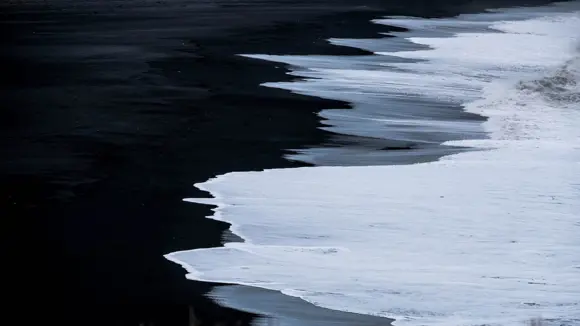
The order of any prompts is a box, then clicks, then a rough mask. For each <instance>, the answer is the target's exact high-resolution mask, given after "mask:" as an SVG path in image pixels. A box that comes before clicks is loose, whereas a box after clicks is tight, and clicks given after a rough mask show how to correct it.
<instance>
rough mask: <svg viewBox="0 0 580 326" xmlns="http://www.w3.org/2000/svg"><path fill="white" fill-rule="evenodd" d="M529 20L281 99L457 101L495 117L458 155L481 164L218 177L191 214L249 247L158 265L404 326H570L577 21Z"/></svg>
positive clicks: (455, 158)
mask: <svg viewBox="0 0 580 326" xmlns="http://www.w3.org/2000/svg"><path fill="white" fill-rule="evenodd" d="M575 5H577V3H575ZM559 8H560V9H561V8H563V7H559ZM538 12H539V13H541V16H542V17H536V18H534V15H536V16H538V15H539V14H538V13H534V12H533V11H530V10H527V11H524V10H519V11H517V17H518V19H519V20H517V21H515V20H514V21H502V22H498V21H497V20H495V19H492V18H490V17H494V16H493V15H494V14H493V13H489V14H484V16H485V17H487V18H486V19H487V22H488V26H489V27H490V29H495V30H496V31H495V32H492V31H490V32H487V33H481V32H479V31H478V32H469V33H460V34H458V35H455V36H454V37H442V38H438V37H426V38H423V37H421V38H415V37H414V36H413V35H412V34H413V32H412V31H411V32H410V33H409V34H411V41H413V42H416V43H420V44H427V45H428V46H429V47H430V48H431V49H430V50H418V51H405V52H402V51H398V50H395V51H394V52H390V53H389V55H395V56H400V57H402V58H405V59H421V60H423V61H421V62H416V63H401V62H398V63H397V62H395V63H393V62H385V67H388V69H387V70H385V71H382V72H381V74H374V73H373V72H372V71H371V72H369V71H357V70H356V69H342V68H337V69H328V70H324V69H327V68H324V69H323V70H320V69H318V70H311V72H310V73H312V74H313V75H312V76H310V77H316V78H319V79H317V80H315V81H314V80H308V81H305V82H302V83H294V84H298V85H294V84H284V87H287V88H294V87H296V89H300V91H303V92H305V93H310V94H313V95H317V96H321V97H330V98H339V99H340V98H343V97H344V95H342V94H340V92H338V91H336V89H337V86H336V85H340V87H344V88H348V87H350V86H349V81H350V82H351V83H354V84H356V88H357V89H362V90H364V91H365V92H377V93H382V94H384V98H386V99H389V98H391V97H397V96H403V95H402V94H407V95H409V94H410V95H411V96H415V95H417V96H419V97H426V98H443V100H444V101H450V102H458V103H460V104H462V105H463V107H464V108H465V110H467V111H469V112H473V113H477V114H482V115H485V116H487V117H489V119H488V120H487V121H486V122H485V123H484V127H485V130H486V131H487V132H488V134H489V139H474V140H466V139H463V140H457V141H454V142H452V144H453V145H460V146H472V147H476V148H479V149H486V150H482V151H474V152H467V153H461V154H457V155H452V156H447V157H445V158H443V159H441V160H440V161H437V162H432V163H424V164H415V165H405V166H374V167H311V168H297V169H280V170H267V171H262V172H237V173H228V174H226V175H222V176H219V177H217V178H214V179H211V180H210V181H208V182H205V183H203V184H198V185H197V187H199V188H200V189H204V190H207V191H209V192H210V193H211V194H212V195H213V196H214V197H215V200H213V201H208V200H207V199H203V200H198V199H190V201H192V202H201V203H213V204H216V205H217V206H218V207H217V208H216V209H215V215H214V216H213V218H216V219H219V220H224V221H228V222H230V223H232V230H233V231H234V232H235V233H236V234H238V235H240V236H241V237H243V238H244V239H245V240H246V242H245V243H228V244H226V245H225V247H223V248H211V249H200V250H192V251H182V252H176V253H172V254H169V255H167V258H168V259H171V260H173V261H176V262H178V263H180V264H182V265H183V266H185V267H186V268H188V271H190V272H192V273H191V274H189V275H188V277H190V278H192V279H198V280H204V281H212V282H224V283H237V284H245V285H253V286H258V287H263V288H267V289H273V290H279V291H282V292H283V293H286V294H288V295H292V296H297V297H301V298H303V299H305V300H307V301H309V302H311V303H314V304H316V305H319V306H323V307H327V308H332V309H337V310H344V311H350V312H357V313H364V314H370V315H379V316H387V317H393V318H395V319H396V322H395V325H397V326H400V325H413V326H419V325H437V326H439V325H441V326H443V325H445V326H459V325H484V324H485V325H524V323H525V322H526V321H529V320H530V319H532V318H535V317H538V316H541V317H542V318H544V321H545V325H579V324H580V254H579V253H580V237H579V234H580V128H578V125H579V124H580V103H579V101H578V100H577V99H580V98H577V97H574V94H580V92H579V89H578V81H579V80H580V79H579V78H580V73H579V72H580V69H579V68H580V59H578V51H577V44H578V43H579V42H580V39H579V37H580V35H578V31H580V19H578V15H579V13H577V12H574V13H566V14H564V13H558V12H557V10H554V9H553V8H551V7H550V9H549V10H547V9H546V10H539V11H538ZM497 15H499V16H500V17H501V19H505V18H506V17H509V15H508V14H507V13H506V12H501V13H498V14H497ZM398 19H400V18H398ZM521 19H526V20H521ZM478 21H483V20H482V19H479V20H478ZM382 23H386V24H388V21H386V22H382ZM415 23H416V22H415V20H413V24H415ZM409 24H410V23H409ZM446 24H452V20H449V21H448V22H446ZM423 25H429V21H428V20H424V21H422V22H421V24H417V25H415V26H423ZM480 25H481V24H478V25H477V26H480ZM538 26H541V28H538ZM461 27H462V28H463V27H465V24H461ZM417 28H419V27H417ZM421 28H422V27H421ZM387 60H388V59H387ZM306 70H308V69H306ZM369 80H372V82H369ZM308 83H310V84H308ZM377 83H380V84H381V85H384V87H379V86H377ZM307 84H308V85H307ZM293 85H294V86H293ZM353 87H354V86H353ZM562 94H565V95H566V96H561V95H562ZM350 96H353V97H356V92H353V94H350V95H349V97H350ZM330 112H332V111H330ZM343 112H347V111H343ZM324 114H330V113H329V112H325V113H324ZM366 119H368V120H372V119H375V120H380V119H383V117H380V116H378V117H373V116H371V115H368V116H367V117H366ZM361 120H364V119H361ZM406 121H408V123H409V125H410V124H417V123H421V122H417V121H415V120H413V119H406ZM354 125H355V124H354V122H353V124H352V126H354ZM424 126H429V127H432V128H440V129H442V130H443V129H456V128H459V129H462V128H466V127H465V125H462V124H461V123H459V127H457V126H454V125H453V124H452V123H450V124H444V123H441V121H437V122H434V121H432V120H430V121H429V122H428V123H427V124H425V125H424ZM375 127H378V126H375ZM378 132H380V131H378Z"/></svg>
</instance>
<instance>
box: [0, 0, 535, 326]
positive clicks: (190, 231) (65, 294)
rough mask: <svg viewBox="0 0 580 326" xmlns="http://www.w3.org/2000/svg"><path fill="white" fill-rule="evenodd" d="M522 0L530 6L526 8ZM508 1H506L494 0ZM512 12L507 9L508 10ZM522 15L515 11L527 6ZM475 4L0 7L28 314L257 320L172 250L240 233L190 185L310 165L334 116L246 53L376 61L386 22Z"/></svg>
mask: <svg viewBox="0 0 580 326" xmlns="http://www.w3.org/2000/svg"><path fill="white" fill-rule="evenodd" d="M529 2H531V1H527V2H524V1H522V2H520V3H521V4H524V3H529ZM496 3H502V2H497V1H496ZM503 3H505V1H504V2H503ZM511 4H517V2H516V1H513V2H511ZM486 6H490V2H489V1H487V2H485V3H479V2H473V1H448V2H445V3H444V4H441V3H439V4H436V3H433V2H429V1H416V0H414V1H406V2H405V3H404V4H403V3H400V2H397V3H394V2H393V3H390V2H387V1H372V0H369V1H348V0H339V1H328V0H314V1H282V0H279V1H277V0H270V1H259V0H255V1H252V0H246V1H231V0H230V1H228V0H221V1H217V0H216V1H187V0H165V1H152V0H140V1H139V0H126V1H90V0H87V1H73V0H53V1H26V0H22V1H4V2H2V3H1V4H0V33H1V41H0V65H1V72H2V73H1V74H0V100H1V102H0V103H1V107H0V215H1V216H2V217H3V229H4V230H5V232H7V233H8V234H7V235H8V237H7V240H8V242H7V243H8V246H7V248H6V251H7V252H8V257H9V258H10V260H9V261H10V263H9V264H8V265H9V267H10V268H7V269H8V270H9V272H8V277H7V278H6V280H7V281H8V282H9V284H10V287H9V288H10V290H9V291H8V293H6V295H7V296H9V297H10V298H11V300H12V301H13V302H18V303H22V304H24V305H26V306H27V307H28V308H29V309H30V311H31V314H30V316H26V315H22V316H21V318H24V319H26V320H29V319H30V318H32V319H36V318H38V319H41V320H43V321H44V322H53V321H55V322H58V323H59V324H61V325H62V324H79V323H82V324H84V325H97V324H99V325H102V324H106V325H186V324H187V323H188V322H189V321H191V318H190V317H191V314H192V311H193V313H194V314H195V316H196V317H195V318H196V320H201V321H202V324H212V325H213V324H215V323H217V322H218V321H225V322H226V324H234V323H236V322H238V321H239V322H240V324H246V323H248V322H249V321H250V320H251V319H252V318H253V317H254V316H255V315H253V314H248V313H243V312H239V311H235V310H233V309H227V308H222V307H219V306H218V305H216V304H214V303H213V302H212V301H211V300H209V299H206V298H205V297H204V296H203V294H204V293H206V292H207V291H209V290H210V288H211V285H210V284H204V283H199V282H192V281H188V280H186V279H185V277H184V274H185V271H184V270H182V268H181V267H179V266H177V265H175V264H173V263H171V262H169V261H167V260H166V259H165V258H163V254H166V253H169V252H173V251H177V250H184V249H192V248H202V247H213V246H219V245H220V239H221V236H222V232H223V231H224V230H226V229H227V225H226V224H224V223H220V222H217V221H214V220H210V219H206V218H205V216H207V215H209V214H210V210H209V208H208V207H205V206H200V205H193V204H188V203H184V202H182V201H181V200H182V198H186V197H200V196H206V194H203V193H201V192H199V191H198V190H196V189H195V188H194V187H193V186H192V185H193V184H194V183H196V182H202V181H205V180H207V179H208V178H210V177H212V176H215V175H218V174H222V173H226V172H231V171H247V170H260V169H264V168H281V167H292V166H300V165H304V164H302V163H298V162H291V161H288V160H285V159H283V155H284V154H287V153H288V152H287V149H290V148H303V147H305V146H307V145H315V144H319V143H322V142H325V141H326V140H327V139H328V138H329V134H328V133H325V132H323V131H320V130H319V129H317V127H318V126H320V121H319V118H318V117H317V115H316V112H318V111H319V110H321V109H326V108H338V107H344V108H347V107H348V106H347V105H346V103H338V102H332V101H326V100H320V99H316V98H311V97H306V96H299V95H294V94H290V93H288V92H285V91H281V90H275V89H270V88H265V87H260V86H259V84H260V83H263V82H266V81H281V80H284V79H288V78H289V77H288V76H287V75H285V72H286V70H285V69H284V67H283V66H280V65H278V66H277V65H275V64H272V63H267V62H260V61H258V60H252V59H247V58H243V57H239V56H236V54H241V53H270V54H341V55H349V54H364V53H363V52H361V51H358V50H355V49H350V48H341V47H336V46H330V45H329V44H328V43H327V42H326V41H325V39H327V38H330V37H352V38H358V37H360V38H368V37H374V36H375V35H376V33H377V32H380V31H384V28H382V29H381V28H380V27H378V26H374V25H372V24H369V23H368V21H369V20H370V19H372V18H375V17H377V16H380V15H384V14H408V15H410V14H414V15H422V16H438V15H448V14H454V13H458V12H460V11H466V10H479V9H481V8H484V7H486Z"/></svg>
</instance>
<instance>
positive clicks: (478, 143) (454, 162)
mask: <svg viewBox="0 0 580 326" xmlns="http://www.w3.org/2000/svg"><path fill="white" fill-rule="evenodd" d="M418 52H419V51H413V53H412V55H415V54H417V53H418ZM425 52H426V51H425ZM390 54H395V55H397V53H390ZM408 54H409V53H408V52H405V53H403V52H399V53H398V55H402V56H405V55H408ZM511 90H512V91H513V89H511ZM518 95H519V94H518ZM508 98H509V97H508ZM496 100H499V101H500V102H499V103H498V102H495V103H483V104H485V105H483V106H482V102H481V101H480V102H475V103H476V104H473V103H472V104H471V105H467V106H465V109H466V110H472V111H474V112H476V113H478V114H481V113H484V114H485V113H486V111H485V107H487V108H488V110H489V107H490V106H489V104H493V105H502V104H503V105H506V104H505V102H504V103H501V101H502V100H504V101H505V98H499V99H496ZM511 100H512V101H515V102H517V100H518V99H514V98H511ZM507 104H508V105H509V104H510V103H507ZM542 105H545V103H543V104H542ZM529 108H530V110H536V111H534V113H536V114H537V115H538V117H536V116H534V117H529V116H526V113H527V114H528V115H529V112H524V114H523V115H521V112H520V115H519V116H518V115H517V114H515V115H514V117H515V121H514V123H513V127H514V128H515V127H517V126H522V125H523V126H524V127H525V128H523V129H522V130H519V131H518V130H516V131H515V132H516V133H517V132H521V133H522V134H521V135H520V134H514V133H509V132H508V134H503V135H502V134H501V132H505V130H503V129H501V128H500V129H499V131H498V129H497V128H498V125H493V122H494V120H493V118H494V114H497V113H498V112H496V111H493V110H492V111H491V112H492V113H491V114H488V116H489V117H490V120H488V122H487V123H486V126H487V127H488V128H489V131H490V132H491V133H492V139H489V140H462V141H454V142H451V143H452V144H453V145H462V146H470V147H478V148H485V149H489V151H485V152H473V153H461V154H455V155H451V156H447V157H445V158H444V159H442V160H441V161H439V162H433V163H423V164H417V165H411V166H405V167H374V168H341V167H324V168H322V167H316V168H297V169H292V171H288V169H274V170H266V171H263V172H247V173H246V172H243V173H240V172H236V173H228V174H225V175H222V176H218V177H216V178H213V179H211V180H209V181H208V182H205V183H201V184H196V187H198V188H199V189H202V190H206V191H208V192H210V193H212V195H213V196H214V199H213V200H208V199H187V201H191V202H196V203H202V204H211V205H216V206H217V208H216V209H214V211H215V214H214V216H212V217H211V218H213V219H216V220H220V221H227V222H229V223H231V224H232V227H231V229H232V231H234V232H235V233H236V234H238V235H240V236H241V237H242V238H244V239H245V240H246V242H245V243H241V244H240V243H228V244H226V245H225V247H223V248H209V249H198V250H194V252H197V253H201V252H204V251H205V252H218V251H219V250H220V249H226V250H230V249H234V250H241V251H244V252H246V253H249V254H251V255H254V256H256V255H258V254H257V253H256V252H252V249H260V250H267V249H268V247H275V246H271V245H263V244H262V245H260V247H261V248H256V247H255V245H254V244H253V242H252V240H251V236H244V232H242V231H241V230H240V227H241V226H242V225H238V224H236V223H235V222H233V221H232V220H231V219H227V218H224V217H222V214H221V212H222V211H223V210H226V209H227V208H235V207H236V205H241V206H244V205H245V206H248V205H251V204H252V200H254V199H256V198H247V197H246V198H244V197H240V196H239V195H238V196H235V198H234V199H235V200H234V203H233V204H232V203H229V204H228V203H226V202H227V201H228V200H231V199H232V198H229V197H228V196H227V195H224V194H222V193H221V192H220V191H219V190H216V189H215V188H213V186H216V185H218V184H220V183H223V182H229V180H230V179H232V178H233V179H236V178H238V177H240V179H242V180H244V179H247V180H248V181H261V180H262V179H261V178H253V176H264V175H267V174H270V175H271V177H274V178H275V177H278V176H279V175H285V174H293V175H298V174H301V173H302V172H304V173H305V174H306V175H307V178H306V179H308V175H309V174H311V173H312V169H316V170H317V171H318V172H320V173H327V172H328V171H341V174H342V172H344V174H348V173H351V172H353V171H355V172H356V171H363V170H366V171H369V170H368V169H373V171H379V172H385V171H392V172H389V173H393V174H403V172H399V171H418V172H421V173H419V174H420V175H422V173H423V171H421V170H424V169H428V168H431V167H440V168H442V169H449V168H452V169H462V168H465V167H467V168H471V167H481V166H484V167H485V168H486V169H498V170H497V171H499V172H501V171H504V170H506V171H511V172H512V173H513V174H514V175H515V174H517V173H518V172H519V171H518V170H525V171H530V172H531V171H536V170H537V169H539V171H543V172H545V173H546V176H551V177H554V178H559V179H558V180H560V179H561V180H565V177H568V178H572V177H573V175H574V172H578V171H576V169H577V168H578V166H580V165H579V163H578V162H577V161H576V162H570V161H569V159H570V158H569V157H568V156H569V155H572V159H576V158H577V157H578V153H577V152H575V151H576V150H577V149H578V148H576V147H572V148H570V147H569V146H567V145H566V144H565V143H564V144H563V143H562V140H561V139H559V138H558V137H559V136H561V135H559V134H557V133H551V132H550V130H542V129H541V127H540V129H538V130H531V131H530V130H527V129H526V128H527V127H530V126H528V125H526V123H525V122H529V121H530V120H525V119H530V118H532V119H540V120H539V123H542V122H549V121H546V119H551V118H554V119H558V118H562V116H560V117H553V116H550V114H553V112H552V113H550V112H549V113H550V114H547V115H546V114H545V112H543V110H542V107H538V108H534V107H529ZM552 109H554V110H557V113H556V114H560V115H563V117H564V118H565V117H566V114H568V115H570V118H576V119H577V118H578V117H577V114H576V115H574V114H570V113H569V112H560V111H558V110H559V108H552ZM516 113H517V112H516ZM542 114H544V115H542ZM495 118H497V116H495ZM499 118H500V119H501V118H505V117H502V116H501V115H500V116H499ZM576 121H578V120H576ZM533 122H538V121H533ZM556 122H558V123H561V122H562V121H559V120H558V121H556ZM518 123H519V124H520V125H518ZM500 125H501V123H500ZM535 126H538V125H537V124H536V125H535ZM500 127H501V126H500ZM508 127H509V126H508ZM532 127H534V126H532ZM570 127H571V128H570ZM502 128H503V127H502ZM534 128H535V127H534ZM563 128H568V129H563V130H561V131H564V132H569V134H568V135H565V136H567V137H573V138H572V139H574V137H577V134H575V133H574V131H573V129H572V128H574V126H573V125H572V126H565V127H563ZM494 132H495V133H496V136H497V135H498V132H499V134H500V135H501V137H499V139H493V137H494V136H493V134H494ZM534 132H540V133H543V134H541V135H539V136H546V138H547V139H536V138H534V137H539V136H538V135H536V136H535V135H534ZM504 137H506V138H504ZM514 137H516V138H514ZM530 137H531V138H530ZM540 138H541V137H540ZM566 140H569V139H565V140H564V141H566ZM554 145H558V146H554ZM514 153H516V154H517V155H520V156H517V155H515V156H517V157H518V158H517V159H519V160H521V159H522V158H524V159H525V160H526V159H530V160H529V161H525V163H522V162H518V165H517V166H514V167H511V166H504V164H505V163H506V162H513V158H514V157H515V156H514ZM548 154H550V155H548ZM546 155H548V159H541V158H542V157H544V156H546ZM510 158H511V159H510ZM513 168H515V170H513V171H512V170H510V169H513ZM551 168H554V169H556V171H551V170H550V171H548V170H546V171H544V170H543V169H551ZM441 171H444V170H440V172H441ZM347 172H348V173H347ZM504 172H505V171H504ZM405 173H406V172H405ZM413 173H415V172H413ZM566 173H572V174H566ZM387 175H388V174H387ZM409 176H411V175H409ZM392 177H395V176H394V175H393V176H392ZM510 177H514V176H512V175H509V176H506V178H510ZM515 177H517V178H516V179H515V182H516V184H520V182H523V180H525V179H518V178H519V177H522V176H517V175H516V176H515ZM281 178H282V179H281V180H286V179H287V177H285V176H281ZM285 178H286V179H285ZM302 178H303V177H302ZM403 180H404V178H403ZM414 180H415V181H414ZM442 180H445V179H442ZM407 181H412V182H418V181H416V179H413V178H409V180H407ZM551 181H552V180H551ZM531 185H534V183H531ZM233 186H234V187H238V186H239V185H238V184H236V181H234V184H233ZM335 186H337V187H338V186H340V185H339V184H336V185H335ZM548 186H552V187H555V188H554V190H560V189H559V188H558V187H560V186H561V185H560V184H558V183H554V184H551V183H548ZM241 189H242V190H243V189H246V188H244V186H241ZM433 189H436V188H433ZM492 189H493V187H492ZM548 189H550V188H548ZM475 191H476V192H475V194H477V190H475ZM234 195H237V194H236V193H234ZM252 196H254V195H252ZM559 196H560V197H561V198H560V197H558V200H559V201H561V202H562V203H563V204H562V203H559V204H558V205H560V204H561V205H568V206H566V207H568V208H569V209H572V210H574V209H577V208H578V207H577V204H575V203H574V201H573V200H574V199H575V198H574V197H571V198H568V195H566V194H562V195H559ZM513 197H515V198H517V197H516V196H512V198H513ZM554 197H557V196H554ZM263 198H264V199H272V198H271V197H267V196H264V197H263ZM526 198H527V197H522V198H521V199H524V200H527V199H526ZM482 200H483V199H482ZM257 201H260V198H257ZM262 201H263V200H262ZM548 203H549V202H546V203H545V204H546V205H547V204H548ZM254 204H257V203H254ZM552 204H555V203H552ZM562 214H565V212H564V213H562ZM565 216H567V215H564V217H565ZM565 221H567V220H566V219H565V218H564V222H565ZM559 222H561V221H559ZM564 222H562V223H564ZM522 239H524V240H525V241H531V240H530V239H528V238H522ZM560 245H570V246H573V245H574V244H566V243H564V244H560ZM575 245H576V246H577V244H575ZM278 247H284V248H289V247H292V248H294V249H298V250H300V249H304V250H318V249H321V248H326V249H329V248H330V249H337V252H338V253H339V254H340V253H342V252H343V251H341V250H339V248H338V247H333V246H328V247H324V246H322V247H311V246H288V245H281V246H278ZM216 249H217V250H216ZM573 249H577V247H573ZM191 252H192V251H182V252H176V253H171V254H168V255H166V257H167V258H168V259H170V260H172V261H174V262H177V263H179V264H180V265H182V266H184V267H185V268H186V269H187V270H188V272H190V275H188V278H193V279H196V280H205V281H210V282H220V281H219V280H216V279H211V277H210V278H206V277H204V273H203V272H202V271H200V270H197V269H195V268H193V267H192V266H191V265H189V264H188V263H186V262H185V261H181V260H179V259H178V258H177V257H176V256H179V255H180V254H182V253H191ZM258 256H259V255H258ZM266 256H267V255H266ZM269 258H271V257H269ZM577 263H579V262H574V264H577ZM573 267H574V266H573ZM574 268H578V266H577V265H575V267H574ZM192 269H193V274H192V272H191V270H192ZM572 275H573V274H572ZM224 283H236V284H243V285H250V286H258V287H264V288H268V289H277V290H280V291H282V292H283V293H288V294H290V295H292V294H294V295H295V296H298V297H302V298H304V299H305V300H307V301H311V302H313V301H314V302H313V303H315V304H320V303H319V302H316V301H315V300H314V299H313V298H312V297H311V296H309V294H308V293H303V292H300V291H296V290H295V289H293V288H292V287H290V288H276V286H277V282H243V281H237V280H234V281H233V282H232V279H230V280H224ZM564 283H566V282H564ZM572 285H573V283H571V284H569V286H572ZM571 290H574V288H573V287H572V288H571ZM575 291H576V292H577V293H580V292H579V291H578V289H576V290H575ZM576 292H574V293H576ZM300 293H302V296H301V295H300ZM565 298H567V297H565ZM565 298H564V299H565ZM564 299H562V300H564ZM321 305H323V306H328V304H324V303H323V304H321ZM418 306H419V305H418ZM329 308H340V310H345V311H347V310H348V307H344V306H338V307H337V306H330V307H329ZM352 312H359V313H360V312H361V311H358V310H353V311H352ZM362 313H369V311H362ZM380 314H381V315H383V316H387V317H392V318H396V319H398V323H400V324H401V325H403V324H404V322H405V321H406V322H409V323H410V324H412V322H413V318H412V317H410V316H409V315H405V314H396V313H392V312H382V313H380ZM437 317H440V316H437V315H435V316H430V317H426V319H425V318H423V319H420V321H424V322H432V323H433V325H438V323H439V322H440V320H439V321H438V319H437ZM464 317H465V316H464ZM468 317H469V316H468ZM471 317H472V318H475V317H476V316H471ZM520 317H521V316H519V317H518V318H520ZM429 318H430V319H429ZM558 318H562V316H559V317H558ZM574 318H578V319H577V320H580V316H575V317H574ZM471 321H472V322H473V321H474V320H471ZM449 322H451V323H453V322H460V321H459V320H455V321H453V320H451V321H450V320H448V319H447V320H444V323H449ZM463 322H466V320H463V321H461V323H463ZM480 322H485V321H484V320H481V321H480ZM505 322H508V323H514V322H516V320H514V319H508V321H505Z"/></svg>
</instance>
